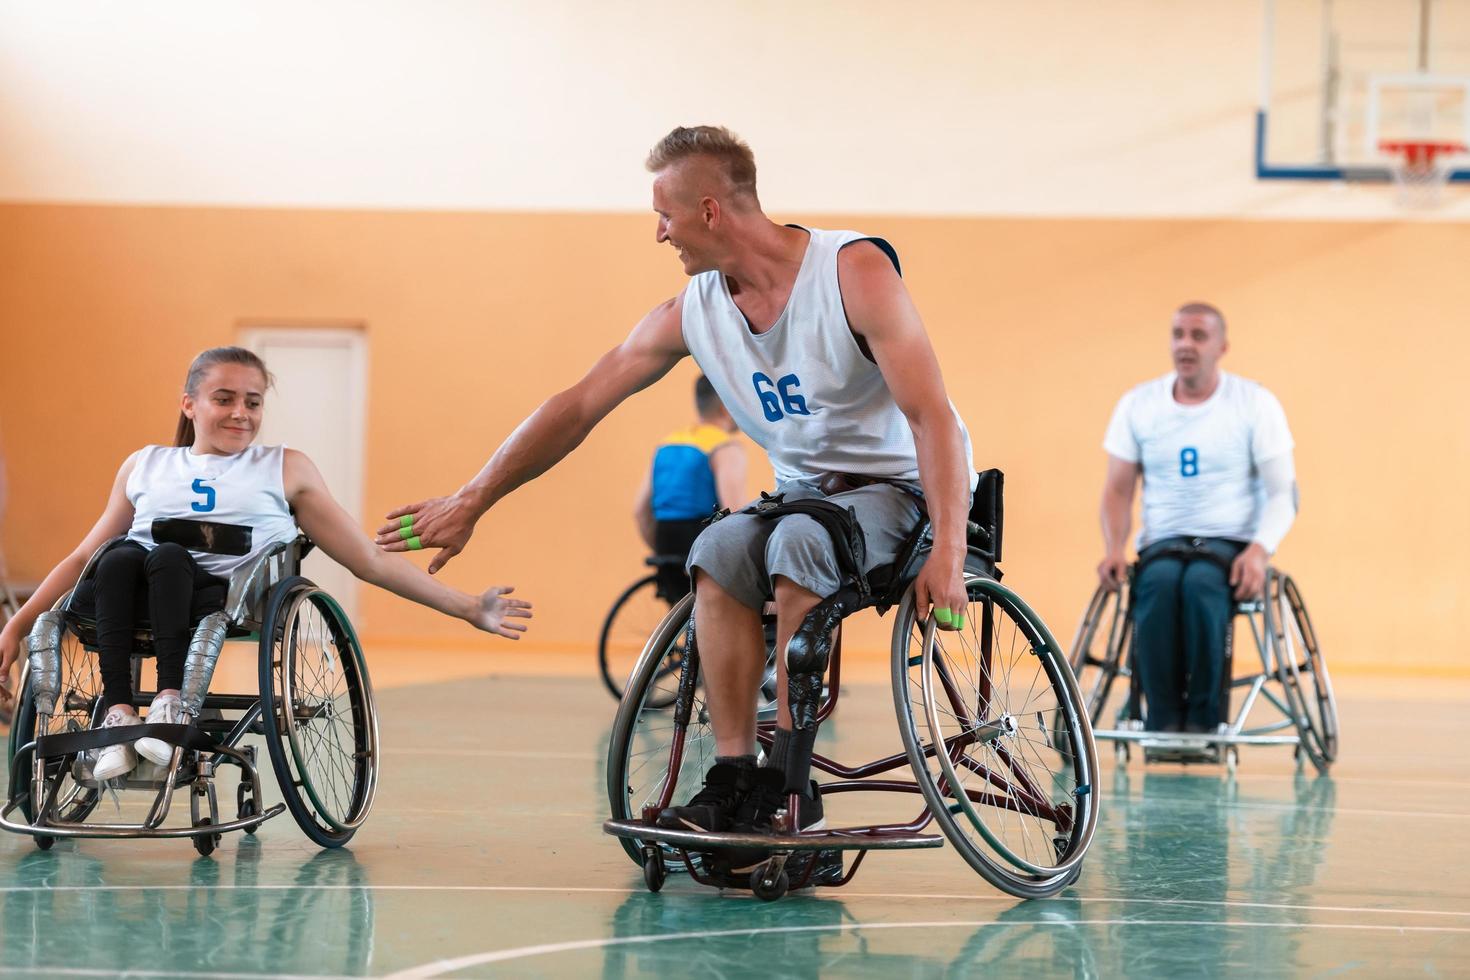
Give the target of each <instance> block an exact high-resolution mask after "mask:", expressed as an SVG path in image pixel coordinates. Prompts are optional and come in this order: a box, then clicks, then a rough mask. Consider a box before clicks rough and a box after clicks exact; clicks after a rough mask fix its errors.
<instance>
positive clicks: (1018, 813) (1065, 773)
mask: <svg viewBox="0 0 1470 980" xmlns="http://www.w3.org/2000/svg"><path fill="white" fill-rule="evenodd" d="M965 585H966V589H967V591H968V593H969V600H970V601H969V608H968V609H967V610H966V613H965V627H964V628H963V629H962V630H958V631H942V630H936V629H935V628H934V627H933V624H932V623H925V624H922V625H921V624H920V623H919V622H917V620H916V617H915V614H914V613H915V610H914V601H913V593H912V591H910V592H909V593H908V594H906V595H905V596H904V599H903V602H902V604H901V605H900V607H899V613H898V620H897V622H896V623H895V628H894V634H893V651H892V654H893V659H892V668H893V693H894V701H895V706H896V708H897V713H898V722H899V731H900V733H901V734H902V736H903V742H904V749H905V750H906V752H907V753H908V757H909V764H910V766H911V767H912V769H913V771H914V775H915V778H916V780H917V782H918V784H919V788H920V790H921V792H922V793H923V795H924V799H925V801H926V802H927V803H928V804H929V808H930V811H931V812H932V813H933V814H934V818H935V820H936V822H937V823H938V824H939V826H940V829H941V830H942V831H943V833H944V835H945V837H946V838H948V839H949V841H950V843H951V844H953V845H954V847H955V849H956V850H958V851H959V852H960V854H961V856H963V857H964V859H965V861H966V862H967V863H968V864H969V865H970V866H971V867H972V868H974V869H975V870H976V871H977V872H979V874H980V875H981V876H982V877H984V878H985V879H986V880H987V881H989V882H990V883H991V884H993V885H995V886H996V887H997V888H999V889H1001V890H1002V891H1005V892H1008V893H1010V894H1012V895H1016V896H1019V897H1022V898H1040V897H1044V896H1047V895H1053V894H1055V893H1057V892H1058V891H1060V890H1061V889H1063V888H1065V887H1067V885H1069V884H1070V883H1071V882H1072V881H1074V880H1075V878H1076V875H1077V873H1078V870H1079V868H1080V865H1081V862H1082V859H1083V857H1084V855H1085V854H1086V852H1087V848H1088V845H1089V844H1090V843H1091V841H1092V834H1093V830H1094V829H1095V827H1096V824H1097V813H1098V791H1097V780H1096V776H1097V769H1098V763H1097V747H1096V745H1095V744H1094V742H1093V738H1092V727H1091V725H1090V724H1089V722H1088V718H1087V711H1086V709H1085V706H1084V704H1083V701H1082V696H1081V694H1080V692H1079V691H1078V689H1077V682H1076V679H1075V678H1074V677H1073V675H1072V671H1071V668H1070V667H1069V666H1068V664H1067V662H1066V659H1065V658H1064V656H1063V654H1062V651H1061V646H1060V644H1058V643H1057V642H1056V640H1055V639H1053V638H1052V636H1051V634H1050V632H1048V630H1047V628H1046V625H1045V624H1044V623H1043V622H1042V621H1041V619H1040V617H1038V616H1037V615H1036V614H1035V613H1034V612H1033V611H1032V610H1031V609H1030V608H1029V607H1028V606H1027V605H1026V604H1025V602H1023V601H1022V600H1021V599H1020V597H1019V596H1017V595H1016V594H1015V593H1014V592H1012V591H1011V590H1010V589H1008V588H1007V587H1005V586H1003V585H1001V584H1000V583H999V582H996V581H995V580H994V579H992V578H989V577H986V576H984V575H982V574H977V573H976V572H975V571H973V570H967V572H966V576H965ZM1059 719H1060V720H1059Z"/></svg>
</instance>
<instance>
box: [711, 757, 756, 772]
mask: <svg viewBox="0 0 1470 980" xmlns="http://www.w3.org/2000/svg"><path fill="white" fill-rule="evenodd" d="M715 765H717V766H735V767H736V768H737V769H754V768H755V756H753V755H717V756H715Z"/></svg>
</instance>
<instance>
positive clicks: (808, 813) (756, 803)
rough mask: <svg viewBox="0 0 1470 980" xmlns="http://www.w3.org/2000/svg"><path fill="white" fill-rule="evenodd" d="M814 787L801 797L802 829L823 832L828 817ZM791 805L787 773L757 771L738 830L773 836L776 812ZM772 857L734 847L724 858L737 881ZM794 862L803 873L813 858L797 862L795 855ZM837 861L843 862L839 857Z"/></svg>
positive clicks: (737, 820) (737, 816)
mask: <svg viewBox="0 0 1470 980" xmlns="http://www.w3.org/2000/svg"><path fill="white" fill-rule="evenodd" d="M811 787H812V788H811V791H810V794H811V795H810V796H809V797H808V796H804V797H802V798H801V802H800V803H799V804H798V805H797V809H798V810H799V811H800V818H801V829H802V830H821V829H822V828H823V827H825V826H827V820H826V817H825V816H824V814H823V813H822V791H821V790H820V789H819V788H818V787H817V784H816V782H815V781H814V782H813V783H812V784H811ZM788 802H790V797H789V794H788V793H787V792H786V774H785V773H783V772H782V771H781V770H779V769H759V770H757V771H756V772H755V773H754V775H753V776H752V778H751V786H750V792H749V793H747V794H746V796H745V802H743V803H741V804H740V810H739V812H738V813H736V814H735V829H736V830H738V831H740V832H742V833H754V834H769V833H772V832H773V829H772V827H771V823H772V820H773V819H774V818H775V816H776V812H777V811H778V810H784V809H786V804H787V803H788ZM803 853H808V854H809V852H803ZM770 856H771V855H770V851H768V850H766V849H763V848H756V847H740V848H731V849H730V850H729V851H727V852H725V855H724V857H725V861H726V862H727V865H728V870H729V873H730V874H732V875H734V876H736V877H737V878H739V876H743V875H748V874H750V872H752V871H754V870H755V869H756V868H758V867H760V865H761V864H762V862H764V861H765V860H766V859H767V858H769V857H770ZM792 860H793V861H796V862H797V864H799V865H800V867H801V868H802V869H803V874H804V873H805V868H806V864H805V863H803V862H806V861H809V860H810V857H809V856H804V857H801V858H799V859H798V857H797V856H796V855H795V854H793V855H792ZM838 861H839V863H840V861H841V858H840V857H839V858H838ZM793 880H795V879H793Z"/></svg>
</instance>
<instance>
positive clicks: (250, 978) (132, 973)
mask: <svg viewBox="0 0 1470 980" xmlns="http://www.w3.org/2000/svg"><path fill="white" fill-rule="evenodd" d="M0 973H3V974H5V975H6V976H12V975H17V974H28V975H33V974H40V975H41V976H44V977H169V978H174V980H186V978H190V977H205V978H208V980H355V978H357V977H359V976H360V974H352V973H268V972H264V971H262V972H260V973H206V972H204V971H202V970H193V971H188V972H177V971H173V970H118V969H111V970H98V969H93V968H91V967H78V966H72V967H66V966H0Z"/></svg>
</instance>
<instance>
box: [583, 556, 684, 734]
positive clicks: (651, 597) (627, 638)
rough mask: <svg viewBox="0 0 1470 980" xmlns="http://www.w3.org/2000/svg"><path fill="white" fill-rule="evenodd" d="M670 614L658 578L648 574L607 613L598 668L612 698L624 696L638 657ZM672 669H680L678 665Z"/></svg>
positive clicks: (601, 637)
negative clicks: (659, 587)
mask: <svg viewBox="0 0 1470 980" xmlns="http://www.w3.org/2000/svg"><path fill="white" fill-rule="evenodd" d="M668 614H669V604H668V603H667V602H665V601H664V600H663V599H662V598H660V597H659V594H658V576H657V575H645V576H644V577H643V578H641V579H639V580H638V581H636V582H634V583H633V584H632V585H630V586H628V587H627V588H626V589H624V590H623V594H622V595H620V596H618V598H617V600H616V601H615V602H614V603H613V605H612V608H611V609H610V610H608V613H607V619H605V620H603V622H602V632H601V633H600V634H599V635H598V638H597V667H598V669H599V670H600V671H601V672H602V683H603V684H605V685H606V686H607V689H608V691H609V692H611V694H612V696H613V697H615V698H621V697H622V696H623V689H624V688H625V687H626V686H627V684H628V677H629V675H630V674H632V672H633V666H634V665H635V664H636V663H637V662H638V656H639V654H641V653H642V652H643V647H644V646H645V645H646V644H647V643H648V638H649V636H651V635H652V634H653V631H654V630H655V629H656V628H657V627H658V624H659V623H660V622H661V621H662V620H663V618H664V617H665V616H667V615H668ZM673 667H674V669H677V664H674V665H673ZM668 703H672V699H670V701H669V702H665V704H668ZM653 707H662V705H658V704H655V705H653Z"/></svg>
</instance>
